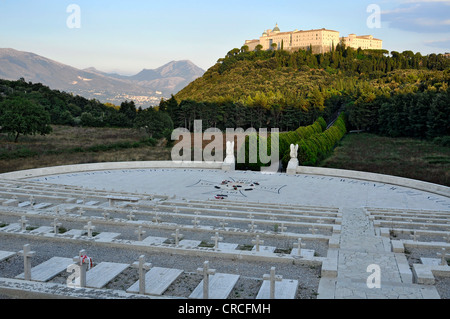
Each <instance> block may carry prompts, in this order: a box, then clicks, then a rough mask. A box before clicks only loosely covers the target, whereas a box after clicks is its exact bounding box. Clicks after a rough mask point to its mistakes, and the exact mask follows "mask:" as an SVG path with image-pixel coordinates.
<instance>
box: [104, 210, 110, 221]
mask: <svg viewBox="0 0 450 319" xmlns="http://www.w3.org/2000/svg"><path fill="white" fill-rule="evenodd" d="M103 218H104V219H109V213H107V212H106V211H104V212H103Z"/></svg>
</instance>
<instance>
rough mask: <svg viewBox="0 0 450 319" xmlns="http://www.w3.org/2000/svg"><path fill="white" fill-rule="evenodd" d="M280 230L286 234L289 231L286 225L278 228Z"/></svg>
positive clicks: (282, 224)
mask: <svg viewBox="0 0 450 319" xmlns="http://www.w3.org/2000/svg"><path fill="white" fill-rule="evenodd" d="M278 230H279V231H280V232H281V233H284V232H285V231H286V230H287V227H286V226H284V223H281V226H280V227H278Z"/></svg>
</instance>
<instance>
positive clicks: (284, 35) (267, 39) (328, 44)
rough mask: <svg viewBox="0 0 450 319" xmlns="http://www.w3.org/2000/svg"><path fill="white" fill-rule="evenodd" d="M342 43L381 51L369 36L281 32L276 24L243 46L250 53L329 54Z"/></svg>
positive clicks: (378, 42)
mask: <svg viewBox="0 0 450 319" xmlns="http://www.w3.org/2000/svg"><path fill="white" fill-rule="evenodd" d="M341 41H342V42H344V43H345V45H346V46H347V47H352V48H355V49H358V48H361V49H363V50H381V49H382V48H383V41H382V40H380V39H375V38H374V37H373V36H371V35H364V36H357V35H356V34H350V35H349V36H348V37H340V35H339V32H338V31H334V30H328V29H325V28H323V29H316V30H307V31H303V30H294V31H288V32H281V30H280V28H279V27H278V24H277V25H276V26H275V28H274V29H273V30H266V31H264V33H263V34H262V36H261V37H260V38H259V39H256V40H247V41H245V45H246V46H248V48H249V50H250V51H254V50H256V49H257V47H258V46H259V45H260V46H259V48H260V49H261V50H269V49H275V50H280V49H283V50H290V51H294V50H299V49H303V50H309V49H311V48H312V50H313V52H314V53H325V52H330V51H331V50H332V48H333V47H334V48H336V45H338V44H339V43H340V42H341Z"/></svg>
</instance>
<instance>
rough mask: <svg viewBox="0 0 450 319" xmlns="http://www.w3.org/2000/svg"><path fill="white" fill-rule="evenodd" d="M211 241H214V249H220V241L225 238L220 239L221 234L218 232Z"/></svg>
mask: <svg viewBox="0 0 450 319" xmlns="http://www.w3.org/2000/svg"><path fill="white" fill-rule="evenodd" d="M211 240H214V249H218V248H219V241H222V240H223V237H219V233H218V232H216V234H215V236H213V237H211Z"/></svg>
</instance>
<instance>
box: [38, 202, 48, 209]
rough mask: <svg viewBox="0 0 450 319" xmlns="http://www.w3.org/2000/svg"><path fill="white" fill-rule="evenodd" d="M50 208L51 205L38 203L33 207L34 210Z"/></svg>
mask: <svg viewBox="0 0 450 319" xmlns="http://www.w3.org/2000/svg"><path fill="white" fill-rule="evenodd" d="M50 206H52V204H51V203H39V204H36V205H34V209H45V208H48V207H50Z"/></svg>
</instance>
